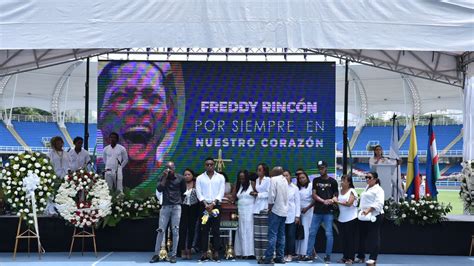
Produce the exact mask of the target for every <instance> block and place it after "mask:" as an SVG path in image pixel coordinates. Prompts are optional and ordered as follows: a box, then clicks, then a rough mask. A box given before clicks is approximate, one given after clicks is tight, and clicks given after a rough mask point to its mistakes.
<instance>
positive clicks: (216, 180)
mask: <svg viewBox="0 0 474 266" xmlns="http://www.w3.org/2000/svg"><path fill="white" fill-rule="evenodd" d="M214 166H215V162H214V159H213V158H210V157H209V158H206V160H205V168H206V172H204V173H202V174H201V175H200V176H198V177H197V179H196V195H197V198H198V200H199V202H200V203H201V213H204V211H207V212H208V213H209V220H208V221H207V223H206V224H202V225H201V250H202V252H203V255H202V256H201V259H200V260H201V261H207V260H209V259H211V258H208V256H207V250H208V246H209V243H208V239H209V231H212V236H213V242H214V243H213V245H212V247H213V249H214V252H213V258H212V259H213V260H215V261H219V249H220V242H221V239H220V223H221V216H220V211H221V206H220V203H221V201H222V198H223V197H224V190H225V178H224V176H223V175H221V174H219V173H217V172H215V171H214ZM213 209H218V210H219V215H217V216H216V217H214V216H213V215H211V212H212V210H213Z"/></svg>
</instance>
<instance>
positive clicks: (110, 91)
mask: <svg viewBox="0 0 474 266" xmlns="http://www.w3.org/2000/svg"><path fill="white" fill-rule="evenodd" d="M98 95H99V97H98V107H99V110H98V112H99V119H98V135H97V136H98V139H97V143H98V151H99V155H100V152H101V150H102V149H103V147H104V146H105V145H107V144H108V136H109V134H110V133H111V132H117V133H118V134H119V137H120V141H119V143H120V144H121V145H123V146H124V147H125V148H126V149H127V151H128V156H129V163H128V164H127V166H126V167H125V168H124V177H123V183H124V186H125V187H127V188H129V189H131V191H132V193H133V194H134V195H140V196H143V195H149V194H151V193H154V191H155V188H156V183H157V180H158V179H159V177H160V176H161V173H162V171H163V168H164V164H165V163H166V162H167V161H168V160H172V161H174V162H175V164H176V167H177V171H178V172H182V171H183V170H184V169H185V168H191V169H193V170H194V171H195V172H197V173H201V172H203V171H204V160H205V158H206V157H214V158H216V159H217V158H218V157H219V154H221V158H222V159H227V160H231V161H225V162H224V163H225V168H223V171H224V172H225V173H226V174H227V176H228V177H229V182H233V181H235V178H236V174H237V172H238V171H239V170H240V169H248V170H249V171H255V168H256V166H257V164H258V163H260V162H265V163H267V164H268V165H269V166H270V167H272V166H275V165H281V166H283V167H284V168H287V169H289V170H290V171H292V172H294V171H295V170H296V169H297V168H304V169H306V170H307V171H308V172H309V173H310V174H316V172H317V171H316V167H317V166H316V163H317V161H319V160H325V161H327V162H328V164H329V172H330V173H334V172H335V149H334V147H335V137H334V135H335V64H334V63H328V62H318V63H309V62H298V63H296V62H295V63H293V62H156V61H100V62H99V77H98Z"/></svg>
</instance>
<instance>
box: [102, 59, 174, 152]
mask: <svg viewBox="0 0 474 266" xmlns="http://www.w3.org/2000/svg"><path fill="white" fill-rule="evenodd" d="M113 72H114V75H115V78H114V79H113V80H112V81H111V82H110V83H109V85H108V87H107V88H106V93H105V97H109V98H108V100H107V102H108V105H107V106H104V109H105V112H106V113H105V116H104V127H105V129H106V130H111V131H115V132H118V133H119V135H120V139H121V144H122V145H123V146H124V147H125V148H126V149H127V152H128V155H129V158H130V160H135V161H143V160H147V159H150V158H154V156H155V153H154V151H155V149H156V147H157V146H158V144H159V143H160V141H161V140H162V138H163V136H164V134H165V133H166V132H165V129H166V114H167V111H168V110H167V106H166V92H165V88H164V85H163V79H164V77H163V74H162V72H161V71H160V70H159V69H158V68H157V67H156V66H154V65H153V64H150V63H147V62H128V63H125V64H122V65H120V66H117V67H116V68H115V69H114V70H113Z"/></svg>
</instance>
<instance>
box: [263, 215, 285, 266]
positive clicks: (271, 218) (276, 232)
mask: <svg viewBox="0 0 474 266" xmlns="http://www.w3.org/2000/svg"><path fill="white" fill-rule="evenodd" d="M285 220H286V217H281V216H278V215H276V214H274V213H273V212H270V214H269V215H268V246H267V250H265V261H267V262H268V261H270V260H271V259H272V258H273V252H274V251H275V246H276V258H277V259H281V260H283V256H284V252H285Z"/></svg>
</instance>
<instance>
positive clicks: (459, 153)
mask: <svg viewBox="0 0 474 266" xmlns="http://www.w3.org/2000/svg"><path fill="white" fill-rule="evenodd" d="M408 152H409V151H407V150H403V151H400V156H403V157H407V156H408ZM373 155H374V152H373V151H352V156H353V157H355V156H362V157H371V156H373ZM418 155H420V156H426V155H427V151H426V150H419V151H418ZM444 156H462V150H450V151H448V152H446V154H444Z"/></svg>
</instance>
